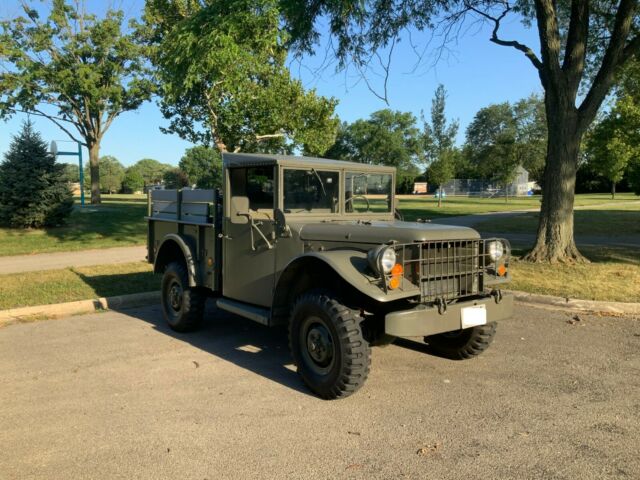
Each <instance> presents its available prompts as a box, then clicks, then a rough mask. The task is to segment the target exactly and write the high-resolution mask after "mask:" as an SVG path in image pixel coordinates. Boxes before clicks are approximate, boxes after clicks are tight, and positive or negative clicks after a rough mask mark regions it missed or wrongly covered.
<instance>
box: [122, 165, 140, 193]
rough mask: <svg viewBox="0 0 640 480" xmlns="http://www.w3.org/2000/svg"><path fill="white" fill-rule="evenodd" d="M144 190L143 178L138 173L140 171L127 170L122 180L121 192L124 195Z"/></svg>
mask: <svg viewBox="0 0 640 480" xmlns="http://www.w3.org/2000/svg"><path fill="white" fill-rule="evenodd" d="M143 188H144V177H143V176H142V174H141V173H140V169H136V168H133V167H129V168H127V170H126V171H125V172H124V177H123V178H122V191H123V192H124V193H136V192H140V191H142V189H143Z"/></svg>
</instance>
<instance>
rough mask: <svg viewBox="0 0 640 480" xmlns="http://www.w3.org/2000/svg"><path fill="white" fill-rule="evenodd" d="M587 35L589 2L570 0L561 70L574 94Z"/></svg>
mask: <svg viewBox="0 0 640 480" xmlns="http://www.w3.org/2000/svg"><path fill="white" fill-rule="evenodd" d="M588 36H589V2H588V1H584V0H572V2H571V18H570V20H569V33H568V35H567V46H566V48H565V54H564V62H563V64H562V71H563V72H565V73H566V75H567V79H568V82H569V88H570V89H571V91H572V92H574V93H573V95H574V102H575V94H576V93H577V91H578V87H579V85H580V80H581V78H582V73H583V71H584V65H585V60H586V57H587V39H588Z"/></svg>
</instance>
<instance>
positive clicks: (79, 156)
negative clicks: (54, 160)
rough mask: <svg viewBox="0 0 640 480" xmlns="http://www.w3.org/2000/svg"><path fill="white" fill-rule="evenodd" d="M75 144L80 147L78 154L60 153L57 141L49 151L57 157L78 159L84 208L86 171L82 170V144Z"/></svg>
mask: <svg viewBox="0 0 640 480" xmlns="http://www.w3.org/2000/svg"><path fill="white" fill-rule="evenodd" d="M66 141H70V140H66ZM73 143H76V144H77V145H78V151H77V152H60V151H59V150H58V144H57V143H56V142H55V140H54V141H52V142H51V146H50V147H49V150H50V151H51V153H52V154H53V155H54V156H56V157H57V156H58V155H70V156H74V157H75V156H77V157H78V164H79V166H80V205H81V206H83V207H84V169H83V168H82V143H80V142H73Z"/></svg>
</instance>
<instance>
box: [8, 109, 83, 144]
mask: <svg viewBox="0 0 640 480" xmlns="http://www.w3.org/2000/svg"><path fill="white" fill-rule="evenodd" d="M11 110H13V111H14V112H20V113H26V114H29V115H37V116H39V117H44V118H47V119H49V120H51V121H52V122H53V123H55V124H56V125H57V126H58V128H60V130H62V131H63V132H64V133H66V134H67V135H68V136H69V138H71V140H73V141H74V142H78V143H80V144H82V145H84V146H86V145H87V144H86V143H85V142H83V141H80V140H78V139H77V138H76V137H75V136H74V135H73V134H72V133H71V132H70V131H69V130H67V128H66V127H65V126H64V125H62V123H60V122H69V123H71V124H72V125H74V126H76V127H77V125H76V124H75V123H73V122H71V121H69V120H66V119H64V118H60V117H55V116H53V115H49V114H47V113H44V112H43V111H41V110H38V109H37V108H34V109H33V110H20V109H17V108H12V109H11Z"/></svg>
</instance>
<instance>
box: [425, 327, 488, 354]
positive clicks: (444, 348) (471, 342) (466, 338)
mask: <svg viewBox="0 0 640 480" xmlns="http://www.w3.org/2000/svg"><path fill="white" fill-rule="evenodd" d="M497 325H498V324H497V323H496V322H491V323H487V324H486V325H479V326H477V327H471V328H465V329H464V330H457V331H455V332H447V333H439V334H437V335H431V336H429V337H424V341H425V343H427V344H428V345H429V349H430V350H431V351H432V352H433V353H435V354H436V355H438V356H439V357H444V358H449V359H451V360H467V359H469V358H473V357H476V356H478V355H480V354H481V353H482V352H484V351H485V350H486V349H487V348H489V345H491V342H492V341H493V337H494V336H495V335H496V328H497Z"/></svg>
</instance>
